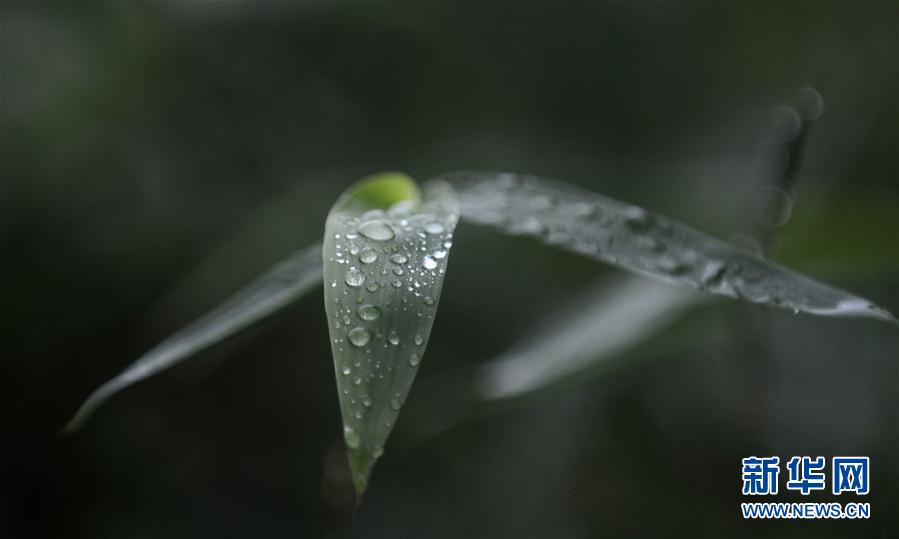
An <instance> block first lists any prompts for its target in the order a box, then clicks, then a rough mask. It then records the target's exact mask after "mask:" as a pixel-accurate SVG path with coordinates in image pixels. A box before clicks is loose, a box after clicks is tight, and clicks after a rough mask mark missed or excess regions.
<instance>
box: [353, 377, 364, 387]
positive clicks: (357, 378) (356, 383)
mask: <svg viewBox="0 0 899 539" xmlns="http://www.w3.org/2000/svg"><path fill="white" fill-rule="evenodd" d="M361 384H362V378H359V377H358V376H357V377H356V378H354V379H353V385H354V386H358V385H361Z"/></svg>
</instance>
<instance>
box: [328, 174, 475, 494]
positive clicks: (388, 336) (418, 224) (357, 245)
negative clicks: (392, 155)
mask: <svg viewBox="0 0 899 539" xmlns="http://www.w3.org/2000/svg"><path fill="white" fill-rule="evenodd" d="M458 218H459V209H458V204H457V202H456V197H455V194H454V192H453V190H452V188H451V187H450V186H449V185H448V184H446V183H445V182H442V181H431V182H428V183H427V184H425V185H424V192H423V193H422V192H420V191H419V189H418V187H417V186H416V184H415V182H414V181H413V180H412V179H411V178H409V177H408V176H405V175H403V174H399V173H384V174H379V175H375V176H371V177H369V178H366V179H363V180H361V181H360V182H358V183H357V184H356V185H354V186H353V187H351V188H350V189H349V190H347V191H346V192H345V193H344V194H343V195H342V196H341V197H340V199H339V200H338V201H337V203H336V204H335V205H334V207H333V208H332V209H331V213H330V214H329V215H328V219H327V222H326V225H325V239H324V246H323V254H322V256H323V259H324V280H325V311H326V313H327V315H328V327H329V330H330V335H331V350H332V353H333V356H334V369H335V372H336V376H337V390H338V396H339V399H340V410H341V414H342V416H343V425H344V440H345V441H346V445H347V450H348V454H349V462H350V467H351V468H352V473H353V483H354V485H355V486H356V492H357V493H358V494H359V495H361V494H362V493H363V492H364V491H365V488H366V486H367V484H368V477H369V475H370V473H371V469H372V466H373V465H374V463H375V461H377V459H378V458H379V457H380V456H381V454H382V453H383V451H384V444H385V442H386V441H387V437H388V435H389V434H390V431H391V429H392V428H393V425H394V423H395V422H396V419H397V416H398V414H399V410H400V408H401V407H402V405H403V402H404V401H405V399H406V396H407V395H408V393H409V389H410V387H411V385H412V381H413V380H414V379H415V374H416V372H417V371H418V365H419V363H420V361H421V358H422V356H423V355H424V351H425V347H426V345H427V342H428V337H429V336H430V333H431V326H432V324H433V322H434V314H435V312H436V310H437V302H438V300H439V298H440V288H441V286H442V284H443V277H444V273H445V271H446V263H447V256H448V254H449V249H450V247H451V246H452V238H453V230H454V228H455V226H456V222H457V221H458Z"/></svg>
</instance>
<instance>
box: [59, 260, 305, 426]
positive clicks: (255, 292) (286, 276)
mask: <svg viewBox="0 0 899 539" xmlns="http://www.w3.org/2000/svg"><path fill="white" fill-rule="evenodd" d="M321 277H322V268H321V246H320V245H313V246H310V247H307V248H305V249H302V250H299V251H295V252H294V253H292V254H291V255H290V256H289V257H287V258H286V259H284V260H282V261H281V262H279V263H278V264H276V265H275V266H274V267H272V268H271V269H269V270H268V271H267V272H265V273H263V274H262V275H260V276H259V277H257V278H256V279H254V280H253V281H252V282H250V283H249V284H248V285H246V286H245V287H244V288H242V289H241V290H239V291H238V292H237V293H235V294H234V295H233V296H231V297H230V298H228V299H226V300H225V301H224V302H223V303H222V304H221V305H219V306H218V307H216V308H215V309H213V310H212V311H211V312H209V313H208V314H206V315H205V316H203V317H202V318H200V319H199V320H196V321H194V322H193V323H191V324H190V325H188V326H187V327H185V328H183V329H181V330H180V331H178V332H177V333H175V334H174V335H172V336H171V337H169V338H167V339H165V340H164V341H162V342H161V343H159V344H158V345H156V346H155V347H153V348H152V349H150V350H149V351H147V352H146V353H145V354H144V355H143V356H141V357H139V358H138V359H137V361H135V362H134V363H132V364H131V365H129V366H128V367H127V368H126V369H125V370H124V371H122V372H121V373H120V374H118V375H117V376H116V377H115V378H113V379H111V380H109V381H108V382H106V383H104V384H103V385H102V386H100V387H99V388H97V389H96V390H95V391H94V392H93V393H91V395H90V396H89V397H88V398H87V400H85V401H84V403H83V404H82V405H81V407H80V408H79V409H78V411H77V412H76V413H75V416H74V417H73V418H72V419H71V420H69V422H68V423H67V424H66V426H65V427H64V428H63V430H62V431H61V432H60V433H59V435H60V436H67V435H70V434H73V433H74V432H77V431H78V430H79V429H81V427H82V426H84V423H85V422H86V421H87V420H88V419H89V418H90V417H91V415H93V413H94V412H95V411H96V410H97V408H99V407H100V406H101V405H102V404H103V403H104V402H106V400H107V399H109V398H110V397H112V396H113V395H115V394H116V393H118V392H119V391H121V390H123V389H125V388H127V387H129V386H130V385H132V384H135V383H137V382H139V381H141V380H144V379H146V378H149V377H151V376H153V375H155V374H157V373H159V372H161V371H163V370H165V369H167V368H169V367H171V366H173V365H176V364H178V363H180V362H182V361H184V360H186V359H188V358H190V357H191V356H193V355H194V354H196V353H198V352H200V351H201V350H204V349H206V348H208V347H210V346H212V345H214V344H216V343H218V342H220V341H223V340H225V339H227V338H228V337H230V336H231V335H234V334H235V333H237V332H239V331H241V330H242V329H244V328H246V327H247V326H249V325H251V324H253V323H255V322H258V321H259V320H262V319H263V318H265V317H267V316H269V315H271V314H273V313H275V312H277V311H279V310H280V309H282V308H284V307H286V306H287V305H289V304H290V303H291V302H293V301H294V300H296V299H298V298H300V297H302V296H303V294H305V293H306V292H308V291H309V290H311V289H312V288H314V287H315V286H317V285H319V284H320V283H321Z"/></svg>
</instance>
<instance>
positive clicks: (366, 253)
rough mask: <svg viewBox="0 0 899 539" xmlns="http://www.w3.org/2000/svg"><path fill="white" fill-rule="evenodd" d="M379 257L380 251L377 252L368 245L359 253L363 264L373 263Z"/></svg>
mask: <svg viewBox="0 0 899 539" xmlns="http://www.w3.org/2000/svg"><path fill="white" fill-rule="evenodd" d="M377 259H378V253H376V252H375V250H374V249H372V248H371V247H366V248H365V249H362V251H361V252H360V253H359V261H360V262H362V263H363V264H371V263H372V262H374V261H375V260H377Z"/></svg>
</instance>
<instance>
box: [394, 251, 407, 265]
mask: <svg viewBox="0 0 899 539" xmlns="http://www.w3.org/2000/svg"><path fill="white" fill-rule="evenodd" d="M408 260H409V259H408V258H407V257H406V255H404V254H403V253H393V254H392V255H390V261H391V262H393V263H394V264H405V263H406V262H407V261H408Z"/></svg>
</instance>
